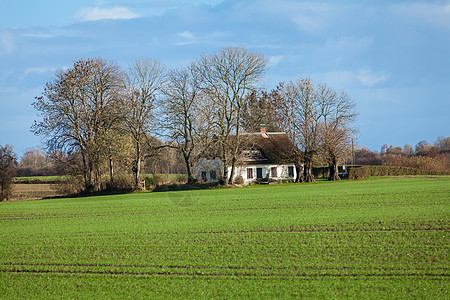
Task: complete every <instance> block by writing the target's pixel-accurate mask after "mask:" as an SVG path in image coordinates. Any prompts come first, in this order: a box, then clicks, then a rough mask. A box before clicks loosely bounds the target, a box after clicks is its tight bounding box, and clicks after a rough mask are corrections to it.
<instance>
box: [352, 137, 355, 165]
mask: <svg viewBox="0 0 450 300" xmlns="http://www.w3.org/2000/svg"><path fill="white" fill-rule="evenodd" d="M354 165H355V148H354V144H353V138H352V166H354Z"/></svg>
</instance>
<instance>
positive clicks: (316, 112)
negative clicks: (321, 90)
mask: <svg viewBox="0 0 450 300" xmlns="http://www.w3.org/2000/svg"><path fill="white" fill-rule="evenodd" d="M271 100H272V105H273V106H274V108H275V113H276V118H277V120H278V122H279V127H280V128H283V129H284V130H285V131H286V134H287V135H288V136H289V138H290V140H291V141H292V142H293V144H294V145H296V146H297V148H299V149H300V150H301V152H299V154H298V156H300V155H301V157H302V161H303V164H304V167H303V176H302V180H303V181H306V182H314V176H313V174H312V162H313V158H314V155H315V154H316V153H317V151H318V149H319V137H320V119H321V117H322V113H321V111H320V109H319V105H318V104H319V102H318V97H317V92H316V91H315V89H314V86H313V84H312V82H311V80H310V79H300V80H298V81H296V82H295V83H294V82H289V83H288V84H284V83H282V84H280V85H279V86H278V87H277V89H276V91H274V92H272V99H271ZM297 181H298V180H297Z"/></svg>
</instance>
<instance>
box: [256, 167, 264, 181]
mask: <svg viewBox="0 0 450 300" xmlns="http://www.w3.org/2000/svg"><path fill="white" fill-rule="evenodd" d="M256 178H258V179H262V178H263V176H262V168H256Z"/></svg>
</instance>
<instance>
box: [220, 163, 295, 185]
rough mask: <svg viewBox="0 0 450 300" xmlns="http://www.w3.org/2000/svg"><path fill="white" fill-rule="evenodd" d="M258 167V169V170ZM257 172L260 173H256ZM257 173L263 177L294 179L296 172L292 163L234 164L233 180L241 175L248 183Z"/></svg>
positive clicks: (229, 170) (256, 177)
mask: <svg viewBox="0 0 450 300" xmlns="http://www.w3.org/2000/svg"><path fill="white" fill-rule="evenodd" d="M258 169H260V171H259V170H258ZM259 172H260V174H258V173H259ZM289 173H290V174H289ZM228 174H231V167H229V168H228ZM258 175H259V176H260V177H261V178H263V179H273V180H294V179H295V177H296V175H297V172H296V170H295V165H294V164H287V165H275V164H260V165H245V166H236V168H235V174H234V180H236V178H238V177H239V176H242V178H243V179H244V184H249V183H251V182H252V181H254V180H256V179H258V177H259V176H258Z"/></svg>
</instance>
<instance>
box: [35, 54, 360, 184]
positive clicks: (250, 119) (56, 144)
mask: <svg viewBox="0 0 450 300" xmlns="http://www.w3.org/2000/svg"><path fill="white" fill-rule="evenodd" d="M267 64H268V60H267V58H266V57H264V55H263V54H262V53H258V52H255V51H250V50H247V49H245V48H242V47H228V48H224V49H220V50H218V51H216V52H214V53H211V54H208V53H205V54H202V55H201V56H200V57H199V58H197V59H195V60H193V61H192V62H190V63H189V64H187V65H186V66H183V67H180V68H177V69H172V70H168V69H167V68H166V67H165V66H164V65H163V64H161V63H160V62H159V61H158V60H154V59H139V60H136V61H135V62H134V63H132V64H131V65H130V66H129V67H128V68H127V69H123V68H121V67H119V66H118V65H117V64H116V63H114V62H110V61H106V60H103V59H100V58H95V59H82V60H79V61H76V62H74V64H73V66H72V67H70V68H68V69H64V70H60V71H58V72H56V73H55V78H54V79H53V80H51V81H49V82H48V83H47V84H46V87H45V89H44V91H43V93H42V95H41V96H40V97H37V98H36V101H35V102H34V103H33V106H34V108H35V109H36V111H37V112H38V114H39V116H40V117H41V118H40V120H39V121H36V122H35V123H34V125H33V127H32V131H33V132H34V133H35V134H36V135H40V136H41V137H43V138H44V140H45V141H46V144H45V148H46V151H48V152H49V153H51V155H50V156H51V159H52V161H53V162H54V166H55V168H56V169H55V170H57V172H62V173H64V174H69V175H72V176H71V178H75V179H76V180H77V182H78V187H79V188H78V189H79V190H80V191H81V190H82V191H85V192H97V191H100V190H102V189H105V188H114V186H115V184H116V183H115V179H116V178H119V177H122V178H123V176H128V178H131V176H129V175H132V178H133V182H132V185H133V187H134V188H135V189H139V188H141V180H140V174H141V173H142V168H143V167H145V166H147V168H150V169H151V168H161V165H162V163H161V160H164V159H167V158H168V157H170V156H173V157H174V159H173V160H172V162H173V161H176V163H172V164H170V166H171V168H172V170H171V171H170V172H177V171H183V172H185V173H186V174H187V180H188V182H190V183H191V182H194V181H195V176H194V172H193V167H194V165H195V163H196V162H197V161H198V160H199V159H200V158H202V157H205V156H211V155H214V156H215V157H220V159H221V160H222V161H223V163H224V166H225V167H224V168H223V172H222V174H220V175H221V178H222V180H223V182H224V183H225V184H229V183H232V182H233V178H234V169H235V166H236V164H237V163H238V155H239V153H240V150H241V147H242V145H243V144H244V136H243V135H242V133H243V132H254V131H255V130H256V129H258V130H259V127H260V126H261V124H265V126H266V127H267V128H268V130H276V131H285V132H286V133H287V135H288V136H289V138H290V140H291V141H292V143H293V144H294V145H295V146H296V147H297V149H298V151H295V153H292V158H293V161H295V162H296V164H297V169H298V174H299V176H298V178H297V181H314V177H313V175H312V172H311V168H312V164H313V163H314V161H315V160H316V159H317V157H320V158H322V159H323V160H325V161H326V162H327V163H328V164H329V165H330V174H331V175H330V179H332V180H334V179H339V176H338V171H337V165H338V164H341V163H342V161H343V160H344V159H345V158H347V157H349V156H350V155H351V153H350V147H349V145H350V141H351V139H352V137H353V134H354V132H355V130H354V128H353V127H352V126H353V122H354V121H355V118H356V115H357V113H356V112H355V109H354V108H355V103H354V102H353V101H352V100H351V99H350V97H349V96H348V95H346V94H345V93H344V92H336V91H334V90H333V89H331V88H329V87H328V86H327V85H325V84H318V85H316V84H314V83H312V82H311V81H310V80H309V79H300V80H297V81H295V82H289V83H280V84H279V85H278V87H277V88H275V89H273V90H271V91H270V92H269V91H265V90H264V89H263V86H262V81H263V77H264V74H265V71H266V69H267ZM171 151H172V152H171ZM212 152H214V153H212ZM174 165H178V166H183V167H181V168H178V169H177V168H174V167H173V166H174ZM302 166H304V167H302ZM228 167H231V168H230V169H231V173H230V174H228ZM147 170H148V169H147ZM147 172H148V171H147ZM155 172H156V171H151V172H150V173H155ZM119 175H120V176H119ZM105 178H106V179H105Z"/></svg>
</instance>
